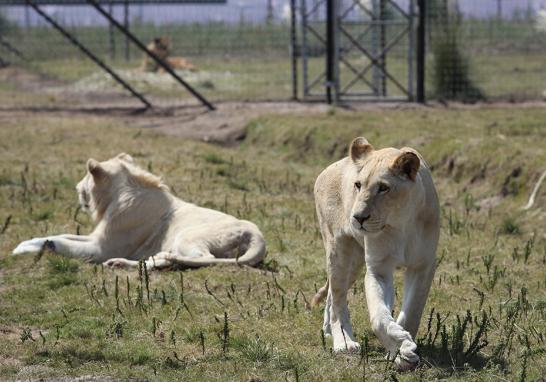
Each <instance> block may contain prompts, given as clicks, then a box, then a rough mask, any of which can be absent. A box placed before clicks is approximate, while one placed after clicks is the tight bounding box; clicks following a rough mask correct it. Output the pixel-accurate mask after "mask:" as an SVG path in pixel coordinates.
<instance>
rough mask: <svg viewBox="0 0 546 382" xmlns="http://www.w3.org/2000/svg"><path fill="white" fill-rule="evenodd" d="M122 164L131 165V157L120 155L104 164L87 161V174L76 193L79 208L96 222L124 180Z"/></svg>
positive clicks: (78, 185)
mask: <svg viewBox="0 0 546 382" xmlns="http://www.w3.org/2000/svg"><path fill="white" fill-rule="evenodd" d="M124 162H125V163H131V162H132V158H131V156H129V155H127V154H124V153H122V154H119V155H118V156H117V157H115V158H112V159H109V160H107V161H104V162H98V161H96V160H95V159H89V160H88V161H87V174H85V176H84V177H83V179H82V180H81V181H80V182H79V183H78V184H77V186H76V192H77V193H78V202H79V204H80V208H81V209H82V210H83V211H86V212H88V213H89V214H91V216H92V217H93V219H94V220H96V221H97V220H100V219H101V218H102V215H103V214H104V211H105V210H106V208H107V207H108V205H109V204H110V202H111V201H112V198H113V196H114V195H115V193H116V189H117V188H119V185H120V183H122V182H124V180H125V174H124V173H125V172H124V171H123V168H124V166H123V163H124Z"/></svg>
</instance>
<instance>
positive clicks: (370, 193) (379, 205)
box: [349, 138, 420, 234]
mask: <svg viewBox="0 0 546 382" xmlns="http://www.w3.org/2000/svg"><path fill="white" fill-rule="evenodd" d="M360 139H361V140H360V141H359V139H357V140H355V141H353V144H352V145H351V159H352V160H353V163H354V165H355V170H356V171H355V173H354V177H353V179H352V184H351V185H350V187H352V191H351V192H352V198H351V199H350V200H352V205H351V212H350V215H349V219H350V222H349V224H350V227H351V229H352V230H353V231H354V232H357V233H360V234H374V233H378V232H381V231H382V230H383V229H385V227H387V226H389V225H391V222H395V221H399V220H400V219H401V218H402V215H403V214H404V212H405V209H406V206H407V205H408V203H409V199H410V197H411V193H412V190H413V187H414V185H415V177H416V175H417V171H418V169H419V165H420V162H419V158H418V157H417V156H416V155H415V154H414V153H412V152H401V151H400V150H397V149H383V150H377V151H376V150H374V149H373V147H372V146H371V145H370V144H368V143H367V141H365V140H364V139H363V138H360Z"/></svg>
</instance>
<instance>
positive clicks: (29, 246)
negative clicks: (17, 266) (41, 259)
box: [11, 237, 47, 255]
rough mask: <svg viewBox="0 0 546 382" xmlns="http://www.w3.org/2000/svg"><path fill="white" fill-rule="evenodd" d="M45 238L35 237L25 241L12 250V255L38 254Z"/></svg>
mask: <svg viewBox="0 0 546 382" xmlns="http://www.w3.org/2000/svg"><path fill="white" fill-rule="evenodd" d="M46 241H47V238H46V237H37V238H34V239H31V240H25V241H23V242H21V243H19V245H18V246H17V247H16V248H15V249H14V250H13V252H12V253H11V254H12V255H21V254H23V253H38V252H40V251H41V250H42V248H43V247H44V244H45V243H46Z"/></svg>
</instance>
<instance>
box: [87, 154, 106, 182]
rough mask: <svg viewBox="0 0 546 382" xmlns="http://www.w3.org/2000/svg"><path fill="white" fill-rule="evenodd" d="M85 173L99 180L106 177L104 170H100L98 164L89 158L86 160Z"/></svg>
mask: <svg viewBox="0 0 546 382" xmlns="http://www.w3.org/2000/svg"><path fill="white" fill-rule="evenodd" d="M87 171H89V173H90V174H91V175H93V178H95V179H100V178H102V177H104V176H105V175H106V171H105V170H104V168H102V166H101V165H100V163H99V162H98V161H97V160H95V159H93V158H89V159H88V160H87Z"/></svg>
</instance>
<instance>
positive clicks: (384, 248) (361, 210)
mask: <svg viewBox="0 0 546 382" xmlns="http://www.w3.org/2000/svg"><path fill="white" fill-rule="evenodd" d="M315 202H316V207H317V214H318V220H319V224H320V229H321V233H322V238H323V241H324V246H325V249H326V259H327V269H328V281H327V282H326V285H325V286H324V287H322V288H321V289H320V290H319V292H318V293H317V295H316V296H315V297H314V298H313V304H314V305H315V304H317V303H318V302H320V300H322V299H323V298H324V297H325V295H326V294H327V299H326V309H325V310H324V325H323V329H324V332H325V333H326V334H331V335H332V337H333V342H334V351H338V352H339V351H349V352H355V351H358V350H359V349H360V346H359V344H358V342H357V341H355V338H354V336H353V329H352V325H351V320H350V317H349V310H348V307H347V291H348V290H349V288H350V287H351V285H352V284H353V283H354V282H355V280H356V278H357V277H358V275H359V273H360V271H361V270H362V268H363V266H364V265H366V276H365V290H366V300H367V303H368V311H369V314H370V322H371V325H372V329H373V331H374V332H375V334H376V335H377V337H378V338H379V340H380V341H381V343H382V344H383V346H385V348H386V349H387V350H388V352H389V355H390V357H391V358H394V357H395V356H396V355H398V356H397V357H396V363H397V365H398V367H399V368H400V369H403V370H406V369H411V368H413V367H415V366H416V365H417V364H418V363H419V356H418V355H417V354H416V353H415V350H416V348H417V345H416V344H415V335H416V334H417V329H418V328H419V322H420V321H421V315H422V313H423V309H424V306H425V302H426V299H427V296H428V292H429V289H430V285H431V282H432V278H433V276H434V271H435V267H436V261H435V259H436V247H437V245H438V236H439V230H440V224H439V205H438V198H437V195H436V190H435V188H434V184H433V183H432V178H431V176H430V171H429V170H428V168H427V166H426V164H425V162H424V161H423V159H422V158H421V156H420V155H419V154H418V153H417V152H416V151H415V150H413V149H411V148H402V149H400V150H398V149H394V148H386V149H382V150H374V148H373V147H372V146H371V145H370V144H369V143H368V141H367V140H366V139H364V138H357V139H355V140H354V141H353V142H352V144H351V147H350V149H349V157H348V158H344V159H342V160H340V161H338V162H336V163H334V164H332V165H330V166H329V167H328V168H326V169H325V170H324V171H323V172H322V173H321V174H320V175H319V177H318V178H317V181H316V183H315ZM398 266H404V267H405V268H406V273H405V283H404V299H403V302H402V307H401V310H400V313H399V314H398V318H397V319H396V320H395V319H394V318H393V317H392V313H391V312H392V310H393V305H394V287H393V272H394V269H395V268H396V267H398Z"/></svg>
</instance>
